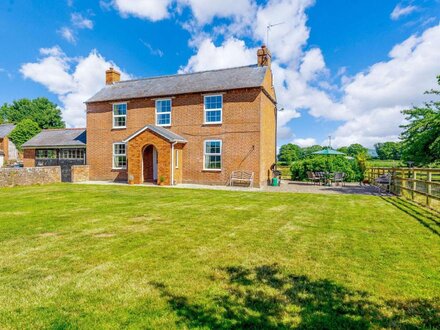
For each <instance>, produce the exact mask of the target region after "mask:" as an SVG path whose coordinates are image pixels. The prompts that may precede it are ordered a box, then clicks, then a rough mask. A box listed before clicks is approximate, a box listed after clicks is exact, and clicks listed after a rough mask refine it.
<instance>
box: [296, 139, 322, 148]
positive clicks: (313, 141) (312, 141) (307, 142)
mask: <svg viewBox="0 0 440 330" xmlns="http://www.w3.org/2000/svg"><path fill="white" fill-rule="evenodd" d="M292 143H293V144H297V145H299V146H300V147H302V148H304V147H311V146H313V145H315V144H317V142H316V139H314V138H304V139H302V138H297V139H293V141H292Z"/></svg>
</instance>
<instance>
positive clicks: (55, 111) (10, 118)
mask: <svg viewBox="0 0 440 330" xmlns="http://www.w3.org/2000/svg"><path fill="white" fill-rule="evenodd" d="M0 117H1V118H3V120H4V121H6V122H9V123H14V124H18V123H19V122H21V121H22V120H24V119H31V120H32V121H34V122H36V123H37V124H38V126H39V127H40V128H42V129H45V128H63V127H65V123H64V122H63V119H62V116H61V110H60V109H59V108H58V106H57V105H56V104H55V103H52V102H51V101H49V100H48V99H47V98H45V97H39V98H36V99H33V100H29V99H20V100H15V101H13V102H12V104H7V103H5V104H4V105H3V106H2V107H1V108H0Z"/></svg>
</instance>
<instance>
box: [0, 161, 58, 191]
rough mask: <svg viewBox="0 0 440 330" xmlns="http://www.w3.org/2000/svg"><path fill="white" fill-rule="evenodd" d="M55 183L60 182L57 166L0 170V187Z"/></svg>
mask: <svg viewBox="0 0 440 330" xmlns="http://www.w3.org/2000/svg"><path fill="white" fill-rule="evenodd" d="M57 182H61V168H60V167H59V166H50V167H49V166H48V167H28V168H1V169H0V187H13V186H29V185H33V184H49V183H57Z"/></svg>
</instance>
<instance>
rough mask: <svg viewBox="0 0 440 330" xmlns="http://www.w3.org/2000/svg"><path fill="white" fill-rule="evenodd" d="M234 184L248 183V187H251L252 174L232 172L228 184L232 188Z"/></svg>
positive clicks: (252, 182)
mask: <svg viewBox="0 0 440 330" xmlns="http://www.w3.org/2000/svg"><path fill="white" fill-rule="evenodd" d="M234 183H240V184H243V183H249V187H252V186H253V184H254V172H248V171H233V172H232V173H231V176H230V178H229V184H230V185H231V186H233V185H234Z"/></svg>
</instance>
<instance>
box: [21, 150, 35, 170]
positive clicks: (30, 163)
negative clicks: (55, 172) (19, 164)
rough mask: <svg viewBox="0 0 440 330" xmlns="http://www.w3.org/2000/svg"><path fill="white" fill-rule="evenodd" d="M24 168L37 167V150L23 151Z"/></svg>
mask: <svg viewBox="0 0 440 330" xmlns="http://www.w3.org/2000/svg"><path fill="white" fill-rule="evenodd" d="M23 166H24V167H35V149H25V150H24V151H23Z"/></svg>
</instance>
